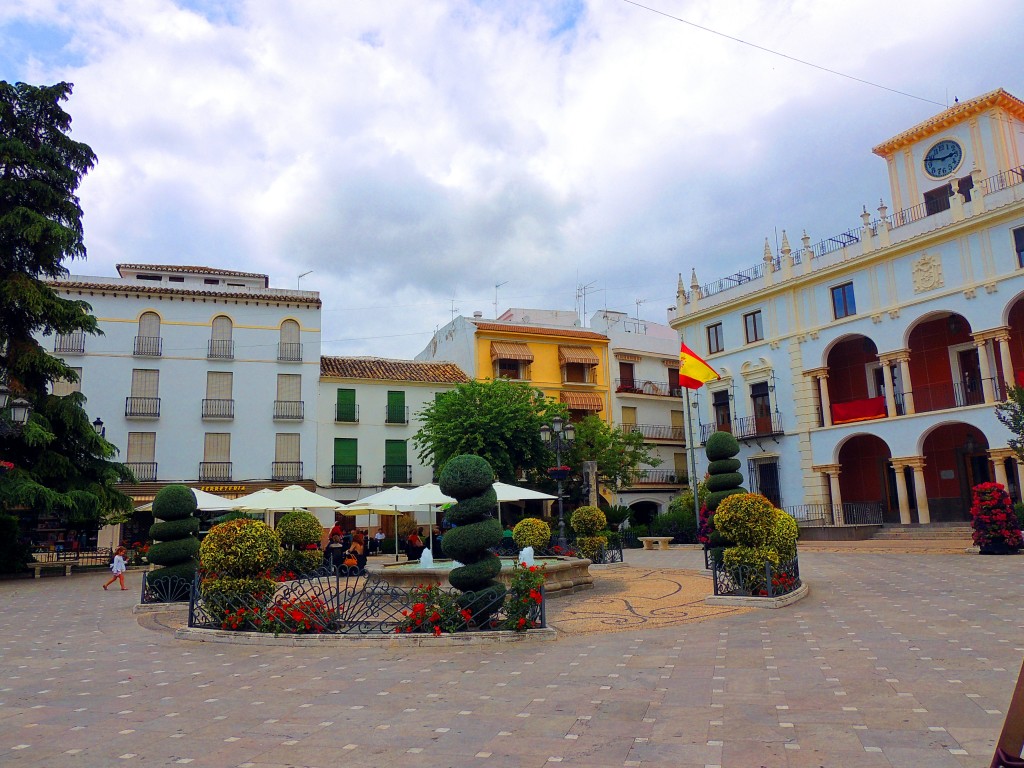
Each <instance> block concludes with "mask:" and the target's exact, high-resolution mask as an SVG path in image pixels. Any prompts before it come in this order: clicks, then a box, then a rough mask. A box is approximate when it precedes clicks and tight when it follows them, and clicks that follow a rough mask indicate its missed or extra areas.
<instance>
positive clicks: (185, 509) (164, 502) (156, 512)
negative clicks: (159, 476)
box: [153, 485, 196, 520]
mask: <svg viewBox="0 0 1024 768" xmlns="http://www.w3.org/2000/svg"><path fill="white" fill-rule="evenodd" d="M195 511H196V497H195V495H194V494H193V493H192V489H191V488H189V487H187V486H184V485H165V486H164V487H163V488H161V489H160V490H159V491H158V492H157V494H156V498H155V499H153V517H155V518H157V519H159V520H182V519H183V518H186V517H192V515H193V514H194V513H195Z"/></svg>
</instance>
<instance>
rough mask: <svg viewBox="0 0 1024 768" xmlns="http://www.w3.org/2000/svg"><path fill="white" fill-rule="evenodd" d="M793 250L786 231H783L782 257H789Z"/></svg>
mask: <svg viewBox="0 0 1024 768" xmlns="http://www.w3.org/2000/svg"><path fill="white" fill-rule="evenodd" d="M792 252H793V249H792V248H790V247H789V238H788V237H786V230H782V255H783V256H789V254H791V253H792Z"/></svg>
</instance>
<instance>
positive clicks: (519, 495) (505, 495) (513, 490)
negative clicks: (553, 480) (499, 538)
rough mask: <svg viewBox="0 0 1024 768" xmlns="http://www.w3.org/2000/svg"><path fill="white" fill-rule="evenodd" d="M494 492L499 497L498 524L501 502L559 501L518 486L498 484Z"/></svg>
mask: <svg viewBox="0 0 1024 768" xmlns="http://www.w3.org/2000/svg"><path fill="white" fill-rule="evenodd" d="M492 487H493V488H494V492H495V493H496V494H497V495H498V522H499V523H500V522H501V502H503V501H527V500H528V499H557V498H558V497H557V496H552V495H551V494H550V493H541V492H540V491H534V490H532V489H530V488H520V487H519V486H518V485H509V484H508V483H500V482H497V483H495V484H494V485H493V486H492Z"/></svg>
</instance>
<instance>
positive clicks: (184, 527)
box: [149, 517, 199, 541]
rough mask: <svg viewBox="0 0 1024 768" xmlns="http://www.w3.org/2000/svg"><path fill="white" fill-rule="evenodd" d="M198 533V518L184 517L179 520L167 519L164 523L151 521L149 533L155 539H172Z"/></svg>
mask: <svg viewBox="0 0 1024 768" xmlns="http://www.w3.org/2000/svg"><path fill="white" fill-rule="evenodd" d="M198 533H199V518H198V517H186V518H182V519H181V520H168V521H167V522H166V523H153V525H151V526H150V528H149V535H150V536H151V537H152V538H154V539H156V540H157V541H174V540H175V539H184V538H187V537H189V536H195V535H196V534H198Z"/></svg>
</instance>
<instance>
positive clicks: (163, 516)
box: [146, 485, 199, 591]
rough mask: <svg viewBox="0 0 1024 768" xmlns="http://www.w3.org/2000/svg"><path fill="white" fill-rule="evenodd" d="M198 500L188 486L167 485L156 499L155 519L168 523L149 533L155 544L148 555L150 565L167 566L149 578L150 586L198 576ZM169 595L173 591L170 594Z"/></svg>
mask: <svg viewBox="0 0 1024 768" xmlns="http://www.w3.org/2000/svg"><path fill="white" fill-rule="evenodd" d="M195 511H196V497H195V495H194V494H193V493H192V490H191V489H190V488H188V487H187V486H184V485H167V486H164V487H163V488H161V489H160V490H159V491H158V492H157V494H156V498H154V499H153V517H155V518H156V519H157V520H162V521H164V522H158V523H154V524H153V525H152V526H151V527H150V529H149V535H150V538H152V539H154V540H155V542H156V543H154V544H153V545H152V546H151V547H150V548H149V552H148V553H147V555H146V556H147V557H148V558H149V562H151V563H153V564H154V565H160V566H163V567H162V568H159V569H157V570H155V571H151V572H150V573H149V574H147V576H146V581H147V582H148V583H149V584H150V585H154V586H157V588H158V589H159V582H161V581H170V580H171V579H173V578H182V579H186V580H189V581H191V580H192V579H193V578H195V573H196V565H197V563H196V555H197V554H198V553H199V539H198V538H196V535H197V534H198V533H199V520H198V519H197V518H195V517H194V514H195ZM167 591H169V590H167Z"/></svg>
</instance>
